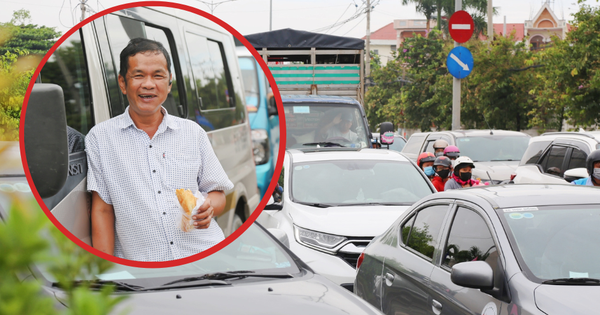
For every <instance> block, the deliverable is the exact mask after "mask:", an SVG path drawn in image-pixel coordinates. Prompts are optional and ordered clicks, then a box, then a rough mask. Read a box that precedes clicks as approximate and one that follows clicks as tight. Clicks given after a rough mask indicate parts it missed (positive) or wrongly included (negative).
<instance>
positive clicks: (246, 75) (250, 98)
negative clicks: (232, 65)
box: [239, 57, 260, 112]
mask: <svg viewBox="0 0 600 315" xmlns="http://www.w3.org/2000/svg"><path fill="white" fill-rule="evenodd" d="M239 62H240V69H241V70H242V80H243V81H244V92H245V94H246V106H247V108H248V111H249V112H256V111H257V110H258V105H259V101H258V100H259V97H260V95H259V93H258V72H257V70H256V61H254V58H252V57H240V58H239Z"/></svg>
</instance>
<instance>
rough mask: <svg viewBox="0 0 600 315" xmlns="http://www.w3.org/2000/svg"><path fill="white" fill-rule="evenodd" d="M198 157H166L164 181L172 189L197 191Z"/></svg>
mask: <svg viewBox="0 0 600 315" xmlns="http://www.w3.org/2000/svg"><path fill="white" fill-rule="evenodd" d="M200 164H201V158H200V156H199V155H198V156H193V155H184V154H171V155H170V156H167V157H166V163H165V181H166V183H165V184H166V185H167V187H169V188H172V189H180V188H182V189H189V190H191V191H192V192H196V190H198V180H197V178H198V172H199V170H200Z"/></svg>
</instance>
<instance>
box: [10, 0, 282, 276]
mask: <svg viewBox="0 0 600 315" xmlns="http://www.w3.org/2000/svg"><path fill="white" fill-rule="evenodd" d="M149 4H154V5H153V6H139V3H138V4H135V3H132V4H126V5H122V6H118V7H114V8H111V9H108V10H105V11H103V12H100V13H98V14H96V15H94V16H92V17H90V18H88V19H86V20H84V21H83V22H81V23H80V24H78V25H77V26H76V27H74V28H73V29H71V30H70V31H69V32H67V33H66V34H65V35H64V36H62V37H61V38H60V40H58V42H57V43H56V44H55V45H54V46H53V47H52V49H51V50H50V51H49V52H48V54H47V55H46V56H45V58H44V59H43V60H42V62H41V64H40V66H39V67H38V68H37V70H36V72H35V74H34V80H35V84H31V85H30V89H29V91H28V93H27V96H26V98H25V104H24V106H23V114H22V118H21V119H22V124H21V125H22V129H21V146H22V148H23V152H24V153H25V154H23V163H24V166H25V170H26V174H27V178H28V181H29V183H30V185H31V187H32V190H33V191H34V194H35V195H36V198H37V200H38V202H39V203H40V205H41V206H42V208H43V209H44V211H45V212H46V214H47V215H48V217H49V218H50V219H51V220H52V221H53V223H54V224H55V225H56V226H57V227H58V228H59V229H61V231H62V232H63V233H64V234H65V235H67V236H68V237H69V238H70V239H71V240H73V241H74V242H76V243H77V244H79V245H80V246H82V247H83V248H84V249H86V250H88V251H90V252H91V253H93V254H96V255H98V256H100V257H102V258H105V259H107V260H110V261H113V262H116V263H119V264H123V265H127V266H133V267H143V268H159V267H173V266H178V265H182V264H186V263H190V262H193V261H196V260H198V259H201V258H204V257H206V256H208V255H211V254H213V253H215V252H217V251H218V250H220V249H222V248H224V247H225V246H227V245H228V244H230V243H231V242H232V241H233V240H235V239H236V238H237V237H238V236H240V235H241V234H242V233H243V232H244V231H245V230H247V229H248V228H249V226H250V225H251V224H252V222H254V220H256V218H257V217H258V215H259V213H260V211H261V209H263V208H264V206H265V204H266V203H267V202H268V200H269V197H270V196H271V195H272V194H273V191H274V189H275V186H276V184H277V179H278V178H279V174H280V171H281V164H282V163H281V162H282V160H283V159H282V158H279V159H278V158H277V157H281V156H283V151H282V150H284V148H285V143H284V145H282V146H274V145H270V143H271V142H273V143H277V144H279V133H280V130H281V131H282V133H283V134H284V136H285V126H284V120H283V116H278V115H277V112H278V111H279V112H283V111H282V110H281V97H280V96H279V91H278V90H277V86H276V84H275V81H274V79H273V76H272V75H271V73H270V72H269V70H268V68H267V66H266V64H265V62H264V61H263V60H262V59H261V58H260V56H259V55H258V53H257V52H256V50H254V49H253V48H252V46H250V44H249V43H248V42H247V41H246V40H245V39H244V38H243V37H242V36H241V35H240V34H239V33H238V32H237V31H235V30H234V29H233V28H231V27H230V26H229V25H227V24H226V23H224V22H223V21H221V20H219V19H217V18H216V17H214V16H212V15H210V14H208V13H206V12H203V11H201V10H198V9H195V8H191V7H188V6H184V5H180V4H175V3H166V2H160V3H149ZM135 5H137V6H135ZM234 39H237V41H235V40H234ZM236 42H237V43H238V45H245V46H241V47H240V48H236ZM239 49H245V50H246V51H247V52H249V56H250V58H251V60H250V61H251V65H252V66H253V67H254V68H253V69H254V70H255V74H256V76H257V77H256V78H255V79H256V80H261V84H260V85H257V87H258V88H257V89H256V90H253V91H252V92H253V95H252V98H253V99H258V101H257V102H253V103H252V104H249V103H248V99H250V98H249V97H248V95H247V94H248V92H247V91H245V89H244V86H245V85H248V84H250V83H248V82H245V81H246V79H245V77H246V76H247V75H245V74H246V72H247V71H246V69H245V68H244V67H246V66H247V65H246V64H247V63H248V61H249V60H243V61H240V60H239V59H238V53H237V52H236V50H239ZM247 55H248V54H247ZM256 69H261V71H256ZM259 74H260V76H261V77H258V75H259ZM266 82H268V83H269V84H265V83H266ZM269 85H270V87H269ZM269 97H270V98H273V99H276V100H277V101H273V100H271V101H269V100H268V98H269ZM262 99H264V102H263V100H262ZM268 104H271V105H270V106H273V107H274V109H271V108H270V109H269V110H264V112H266V113H269V118H270V119H269V120H270V121H271V122H272V123H274V124H276V125H277V126H276V128H268V130H264V129H260V130H251V126H250V120H251V115H256V114H258V113H259V109H260V106H268ZM278 107H279V110H278ZM279 151H282V152H279ZM276 161H279V163H276ZM258 165H260V166H263V165H267V167H261V168H259V167H257V166H258ZM273 178H275V179H274V180H273ZM4 189H8V188H6V187H5V188H4ZM263 197H264V198H263ZM277 264H278V265H281V264H280V263H279V262H277Z"/></svg>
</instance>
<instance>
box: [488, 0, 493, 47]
mask: <svg viewBox="0 0 600 315" xmlns="http://www.w3.org/2000/svg"><path fill="white" fill-rule="evenodd" d="M487 16H488V27H487V29H488V40H489V41H490V43H491V42H492V41H493V40H494V21H493V20H494V19H493V17H494V7H492V0H487Z"/></svg>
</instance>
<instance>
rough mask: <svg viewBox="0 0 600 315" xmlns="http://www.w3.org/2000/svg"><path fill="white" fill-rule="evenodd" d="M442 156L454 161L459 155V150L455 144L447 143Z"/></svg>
mask: <svg viewBox="0 0 600 315" xmlns="http://www.w3.org/2000/svg"><path fill="white" fill-rule="evenodd" d="M444 156H447V157H449V158H450V159H451V160H453V161H454V160H456V159H457V158H459V157H460V150H459V149H458V147H457V146H454V145H449V146H447V147H446V148H445V149H444Z"/></svg>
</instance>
